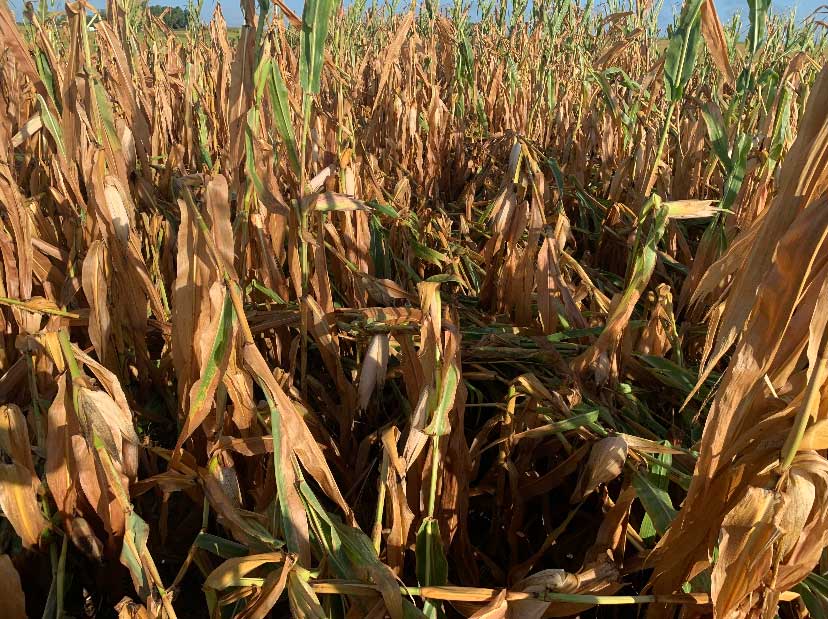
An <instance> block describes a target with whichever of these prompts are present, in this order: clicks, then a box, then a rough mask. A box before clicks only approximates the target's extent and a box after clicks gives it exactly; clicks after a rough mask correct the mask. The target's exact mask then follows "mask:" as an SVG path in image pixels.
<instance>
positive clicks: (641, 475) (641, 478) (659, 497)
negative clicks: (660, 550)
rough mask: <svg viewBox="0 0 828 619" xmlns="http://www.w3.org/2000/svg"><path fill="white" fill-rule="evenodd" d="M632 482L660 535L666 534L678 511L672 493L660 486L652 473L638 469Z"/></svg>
mask: <svg viewBox="0 0 828 619" xmlns="http://www.w3.org/2000/svg"><path fill="white" fill-rule="evenodd" d="M632 482H633V487H634V488H635V492H636V494H637V495H638V500H639V501H641V504H642V505H643V506H644V511H645V512H647V515H649V516H650V519H651V521H652V524H653V527H654V528H655V530H656V531H657V532H658V533H659V534H660V535H664V533H665V532H666V531H667V529H668V528H669V527H670V523H671V522H673V518H675V517H676V513H677V512H676V510H675V508H674V507H673V502H672V501H671V500H670V495H669V494H667V491H666V490H664V489H662V488H659V487H658V485H657V483H656V481H655V480H654V479H653V477H652V476H651V475H650V473H647V472H642V471H638V472H636V473H635V474H634V475H633V480H632Z"/></svg>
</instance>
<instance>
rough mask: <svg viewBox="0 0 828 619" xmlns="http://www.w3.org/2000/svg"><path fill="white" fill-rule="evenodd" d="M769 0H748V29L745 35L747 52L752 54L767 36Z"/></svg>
mask: <svg viewBox="0 0 828 619" xmlns="http://www.w3.org/2000/svg"><path fill="white" fill-rule="evenodd" d="M770 4H771V0H748V9H749V17H750V29H749V30H748V35H747V49H748V54H749V55H750V56H753V55H754V54H755V53H756V52H757V51H759V48H760V47H762V44H763V43H764V42H765V39H766V38H767V36H768V10H769V9H770Z"/></svg>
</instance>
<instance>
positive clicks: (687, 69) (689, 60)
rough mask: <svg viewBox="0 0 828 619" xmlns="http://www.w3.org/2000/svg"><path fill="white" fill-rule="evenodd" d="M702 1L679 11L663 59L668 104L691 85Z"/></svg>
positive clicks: (691, 0) (692, 1) (695, 0)
mask: <svg viewBox="0 0 828 619" xmlns="http://www.w3.org/2000/svg"><path fill="white" fill-rule="evenodd" d="M703 1H704V0H687V2H685V4H684V7H683V8H682V10H681V15H680V17H679V22H678V25H677V27H676V29H675V30H674V31H673V34H672V35H671V36H670V43H669V44H668V46H667V53H666V56H665V58H664V90H665V92H666V94H667V98H668V99H669V101H670V102H671V103H675V102H677V101H679V100H680V99H681V98H682V96H683V95H684V87H685V86H687V82H689V81H690V76H691V75H692V74H693V67H694V66H695V64H696V55H697V54H698V51H699V42H700V40H701V27H700V22H701V20H700V15H701V6H702V2H703Z"/></svg>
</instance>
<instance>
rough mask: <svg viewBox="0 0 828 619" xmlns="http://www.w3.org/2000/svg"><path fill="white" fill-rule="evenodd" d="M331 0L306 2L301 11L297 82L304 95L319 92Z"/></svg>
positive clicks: (308, 0) (331, 9)
mask: <svg viewBox="0 0 828 619" xmlns="http://www.w3.org/2000/svg"><path fill="white" fill-rule="evenodd" d="M333 7H334V2H333V0H307V2H305V8H304V10H303V11H302V33H301V35H300V42H299V45H300V48H301V54H300V58H299V82H300V84H301V85H302V90H303V91H305V93H313V94H316V93H318V92H319V86H320V81H321V77H322V65H323V63H324V62H325V39H326V38H327V37H328V22H329V21H330V16H331V12H332V11H333Z"/></svg>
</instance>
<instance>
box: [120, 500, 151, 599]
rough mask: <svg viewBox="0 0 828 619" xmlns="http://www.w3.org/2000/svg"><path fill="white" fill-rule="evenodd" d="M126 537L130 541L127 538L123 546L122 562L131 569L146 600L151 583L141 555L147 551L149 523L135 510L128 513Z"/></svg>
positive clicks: (133, 582)
mask: <svg viewBox="0 0 828 619" xmlns="http://www.w3.org/2000/svg"><path fill="white" fill-rule="evenodd" d="M124 537H127V538H128V541H126V540H125V542H124V545H123V546H122V548H121V563H122V564H123V565H124V566H125V567H126V568H127V569H128V570H129V575H130V576H132V584H133V585H134V586H135V591H136V593H138V595H139V596H140V597H141V599H144V600H145V599H147V596H149V595H150V592H151V583H150V580H149V578H148V577H147V574H146V573H145V572H144V562H143V560H142V558H141V555H142V554H145V553H146V552H147V539H149V525H148V524H147V523H146V522H144V520H143V518H141V517H140V516H139V515H138V514H136V513H135V512H134V511H130V512H129V513H128V514H127V518H126V531H125V532H124ZM136 551H137V554H136Z"/></svg>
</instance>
